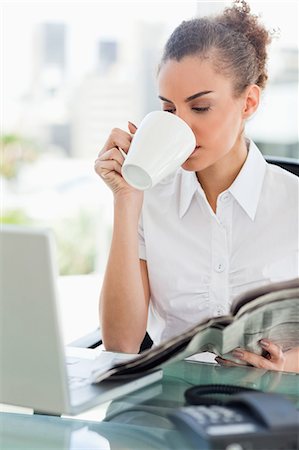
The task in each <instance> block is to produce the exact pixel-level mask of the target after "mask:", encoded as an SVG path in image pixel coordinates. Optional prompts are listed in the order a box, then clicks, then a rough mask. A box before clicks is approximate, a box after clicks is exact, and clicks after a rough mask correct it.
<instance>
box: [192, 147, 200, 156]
mask: <svg viewBox="0 0 299 450" xmlns="http://www.w3.org/2000/svg"><path fill="white" fill-rule="evenodd" d="M200 148H201V146H200V145H197V146H196V147H195V149H194V150H193V152H192V153H191V155H190V156H192V155H193V154H194V153H195V152H196V151H197V150H198V149H200Z"/></svg>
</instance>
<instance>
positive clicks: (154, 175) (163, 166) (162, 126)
mask: <svg viewBox="0 0 299 450" xmlns="http://www.w3.org/2000/svg"><path fill="white" fill-rule="evenodd" d="M195 147H196V139H195V136H194V133H193V131H192V130H191V128H190V127H189V125H188V124H187V123H186V122H185V121H184V120H182V119H181V118H179V117H178V116H176V115H174V114H171V113H169V112H166V111H152V112H150V113H149V114H147V115H146V116H145V117H144V119H143V120H142V121H141V123H140V125H139V127H138V129H137V131H136V133H135V134H134V136H133V139H132V142H131V146H130V149H129V152H128V153H127V154H125V153H124V152H123V151H121V153H122V154H123V156H124V157H125V161H124V163H123V166H122V176H123V178H124V179H125V180H126V182H127V183H128V184H130V185H131V186H133V187H134V188H136V189H139V190H142V191H143V190H146V189H150V188H152V187H153V186H155V185H156V184H157V183H159V182H160V181H161V180H163V179H164V178H166V177H167V176H169V175H170V174H171V173H173V172H174V171H175V170H177V169H178V168H179V167H180V166H181V165H182V164H183V163H184V162H185V161H186V159H188V157H189V156H190V155H191V153H192V152H193V151H194V149H195ZM120 150H121V149H120Z"/></svg>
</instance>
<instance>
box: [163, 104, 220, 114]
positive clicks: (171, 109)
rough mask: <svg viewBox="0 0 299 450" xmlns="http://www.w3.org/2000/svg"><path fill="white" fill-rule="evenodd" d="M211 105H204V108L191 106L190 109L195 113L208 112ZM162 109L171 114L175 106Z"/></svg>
mask: <svg viewBox="0 0 299 450" xmlns="http://www.w3.org/2000/svg"><path fill="white" fill-rule="evenodd" d="M210 109H211V107H210V106H206V107H204V108H195V107H194V108H192V111H195V112H196V113H204V112H208V111H210ZM163 111H166V112H169V113H171V114H174V113H175V108H165V109H163Z"/></svg>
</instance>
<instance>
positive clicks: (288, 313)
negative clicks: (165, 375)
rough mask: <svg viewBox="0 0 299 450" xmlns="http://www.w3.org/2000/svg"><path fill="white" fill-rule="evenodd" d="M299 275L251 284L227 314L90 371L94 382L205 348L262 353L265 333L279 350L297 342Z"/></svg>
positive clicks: (134, 373)
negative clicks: (250, 287)
mask: <svg viewBox="0 0 299 450" xmlns="http://www.w3.org/2000/svg"><path fill="white" fill-rule="evenodd" d="M298 325H299V278H296V279H292V280H288V281H283V282H279V283H272V284H268V285H266V286H262V287H259V288H256V289H252V290H250V291H247V292H246V293H244V294H242V295H241V296H239V297H237V298H236V299H235V300H234V302H233V304H232V306H231V311H230V314H229V315H226V316H221V317H217V318H211V319H209V320H207V321H205V322H202V323H198V324H197V325H195V326H193V327H192V328H190V329H188V330H187V331H186V332H185V333H183V334H180V335H179V336H176V337H174V338H172V339H169V340H167V341H165V342H163V343H162V344H160V345H158V346H155V347H153V348H151V349H149V350H147V351H145V352H143V353H141V354H140V355H138V356H136V357H135V358H133V359H131V360H130V361H128V362H124V363H120V364H116V365H115V366H113V367H112V368H110V369H109V370H106V371H105V372H103V371H100V370H99V371H95V372H94V373H93V375H92V380H93V382H94V383H98V382H100V381H102V380H105V379H107V378H109V380H113V379H115V380H120V379H121V378H131V377H137V376H140V375H141V374H143V375H144V373H145V372H147V371H151V370H154V369H157V368H159V367H161V366H163V365H166V364H168V363H170V362H174V361H175V360H182V359H184V358H187V357H188V356H191V355H194V354H195V353H199V352H204V351H209V352H213V353H216V354H217V355H220V356H222V357H224V358H229V359H233V358H232V356H231V354H230V352H231V351H232V350H234V349H235V348H236V347H241V348H245V349H247V350H249V351H252V352H254V353H257V354H261V347H260V346H259V345H258V341H259V340H260V339H262V338H268V339H270V340H271V341H272V342H274V343H276V344H278V345H280V346H281V348H282V350H283V351H287V350H289V349H291V348H294V347H299V327H298Z"/></svg>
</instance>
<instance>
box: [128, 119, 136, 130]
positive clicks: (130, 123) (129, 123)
mask: <svg viewBox="0 0 299 450" xmlns="http://www.w3.org/2000/svg"><path fill="white" fill-rule="evenodd" d="M128 125H132V127H134V128H136V129H137V127H136V125H135V124H134V123H132V122H130V121H129V120H128Z"/></svg>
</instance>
